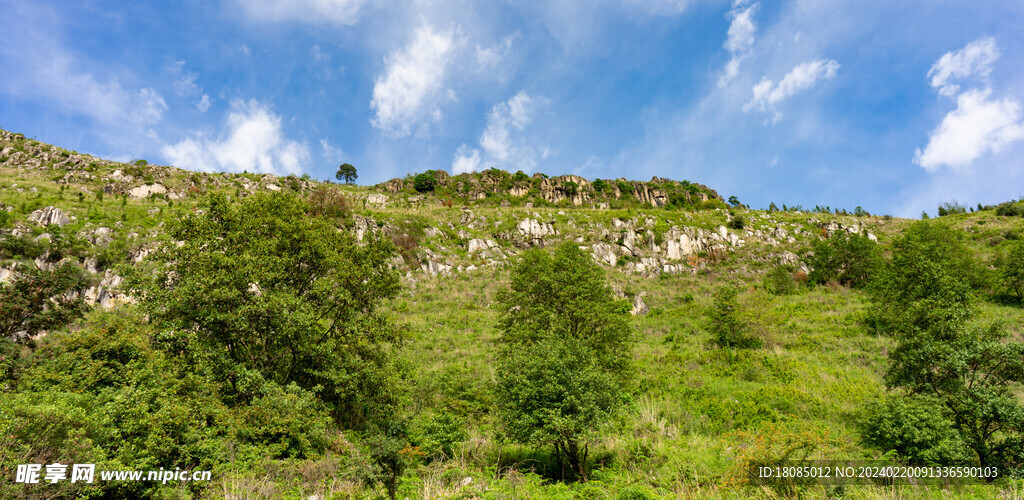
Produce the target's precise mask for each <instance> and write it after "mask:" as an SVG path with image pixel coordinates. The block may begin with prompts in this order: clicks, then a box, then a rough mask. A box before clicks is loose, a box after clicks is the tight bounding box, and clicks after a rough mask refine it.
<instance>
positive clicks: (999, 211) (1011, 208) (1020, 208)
mask: <svg viewBox="0 0 1024 500" xmlns="http://www.w3.org/2000/svg"><path fill="white" fill-rule="evenodd" d="M996 215H1003V216H1007V217H1013V216H1017V215H1024V202H1019V201H1018V202H1013V201H1007V202H1004V203H1000V204H999V205H998V206H996Z"/></svg>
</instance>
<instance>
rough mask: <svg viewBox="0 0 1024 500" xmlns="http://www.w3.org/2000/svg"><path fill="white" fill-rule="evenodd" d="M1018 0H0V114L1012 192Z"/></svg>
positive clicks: (55, 136)
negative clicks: (482, 0) (846, 0)
mask: <svg viewBox="0 0 1024 500" xmlns="http://www.w3.org/2000/svg"><path fill="white" fill-rule="evenodd" d="M1022 26H1024V4H1022V3H1020V2H1019V1H1003V2H999V1H993V2H952V1H934V0H929V1H917V2H915V1H904V2H889V1H874V0H864V1H859V2H839V1H830V0H809V1H785V2H767V1H761V2H754V1H742V0H737V1H724V0H722V1H718V0H707V1H699V0H590V1H587V2H584V1H573V0H564V1H534V0H506V1H497V0H496V1H491V2H473V1H428V0H409V1H405V2H391V1H388V0H375V1H368V0H250V1H243V0H207V1H203V2H194V1H190V0H185V1H182V2H146V3H142V4H141V5H140V4H139V3H138V2H117V1H102V2H101V1H94V0H84V1H79V2H53V1H45V0H35V1H23V0H0V67H2V68H3V73H2V78H0V127H2V128H5V129H8V130H12V131H16V132H21V133H24V134H25V135H27V136H29V137H34V138H36V139H38V140H41V141H45V142H50V143H53V144H56V145H59V146H63V147H67V148H69V149H74V150H77V151H80V152H87V153H91V154H94V155H97V156H101V157H107V158H112V159H119V160H132V159H136V158H145V159H147V160H148V161H150V162H151V163H159V164H173V165H176V166H179V167H182V168H188V169H193V170H207V171H239V172H240V171H243V170H247V171H249V172H272V173H277V174H288V173H297V174H302V173H308V174H310V175H312V176H313V177H315V178H318V179H326V178H333V173H334V171H335V170H336V169H337V166H338V164H339V163H341V162H348V163H352V164H354V165H356V167H357V169H358V171H359V183H361V184H374V183H378V182H382V181H385V180H387V179H390V178H393V177H401V176H404V175H405V174H407V173H410V172H418V171H423V170H427V169H444V170H447V171H449V172H452V173H459V172H463V171H469V170H474V169H475V170H481V169H486V168H490V167H498V168H503V169H505V170H509V171H516V170H523V171H526V172H528V173H532V172H544V173H547V174H549V175H557V174H567V173H575V174H578V175H582V176H585V177H588V178H595V177H602V178H618V177H626V178H629V179H637V180H649V179H650V178H651V177H652V176H659V177H669V178H674V179H687V180H691V181H694V182H700V183H704V184H707V185H709V186H711V187H712V188H715V189H717V190H718V191H719V192H720V193H721V194H723V195H724V196H726V197H728V196H730V195H735V196H737V197H738V198H739V199H740V200H741V201H743V202H744V203H747V204H749V205H751V206H753V207H755V208H761V207H766V206H767V205H768V203H769V202H773V201H774V202H775V203H777V204H779V205H781V204H783V203H786V204H788V205H796V204H801V205H803V206H804V207H813V206H814V205H819V204H820V205H829V206H832V207H843V208H847V209H852V208H853V207H855V206H857V205H861V206H863V207H864V208H865V209H867V210H869V211H871V212H874V213H891V214H893V215H901V216H912V217H917V216H919V215H920V214H921V211H922V210H927V211H928V212H929V213H931V214H933V215H934V213H935V207H936V206H937V205H938V204H939V203H940V202H943V201H951V200H954V199H955V200H959V201H960V202H962V203H965V204H970V205H975V204H977V203H978V202H982V203H986V204H990V203H996V202H1000V201H1005V200H1008V199H1016V198H1017V197H1020V196H1021V195H1024V154H1022V153H1024V104H1022V101H1024V35H1022V34H1021V33H1022V31H1024V30H1021V27H1022Z"/></svg>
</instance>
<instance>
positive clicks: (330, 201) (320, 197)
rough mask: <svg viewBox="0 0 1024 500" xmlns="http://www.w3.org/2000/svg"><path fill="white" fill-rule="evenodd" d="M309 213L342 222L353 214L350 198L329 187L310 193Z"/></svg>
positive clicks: (318, 188) (322, 187)
mask: <svg viewBox="0 0 1024 500" xmlns="http://www.w3.org/2000/svg"><path fill="white" fill-rule="evenodd" d="M308 200H309V213H310V214H311V215H319V216H323V217H327V218H329V219H334V220H335V221H340V220H344V219H347V218H348V216H349V215H350V213H351V208H350V207H349V202H348V198H346V197H345V195H343V194H341V191H339V190H337V189H332V188H330V187H327V186H318V187H317V188H316V189H314V190H313V191H312V192H310V193H309V198H308Z"/></svg>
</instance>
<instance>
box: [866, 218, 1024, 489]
mask: <svg viewBox="0 0 1024 500" xmlns="http://www.w3.org/2000/svg"><path fill="white" fill-rule="evenodd" d="M893 248H894V251H893V257H892V260H891V261H890V262H889V263H888V264H887V265H886V266H885V269H884V272H882V273H881V275H880V277H879V280H878V283H877V284H876V285H875V286H874V287H873V291H874V297H873V299H874V305H873V307H874V310H875V313H876V314H878V315H879V317H880V319H881V321H882V323H883V324H884V325H886V328H887V332H888V333H890V334H892V335H893V338H894V340H895V341H896V347H895V348H894V349H893V350H892V351H891V352H890V353H889V359H890V367H889V370H888V372H887V373H886V376H885V380H886V383H887V384H888V385H889V386H890V387H893V388H900V389H902V390H904V391H906V393H907V394H909V395H913V396H920V397H921V398H926V399H927V400H929V401H933V402H934V405H933V406H934V407H935V408H936V410H937V411H938V412H939V413H938V414H939V415H941V417H942V418H943V419H945V420H946V421H947V422H948V424H949V426H950V427H951V428H953V429H955V430H956V431H957V432H958V434H959V436H960V438H961V439H962V440H963V443H964V444H966V446H967V447H969V448H970V449H971V450H972V451H973V461H974V462H975V463H977V464H981V465H983V466H1001V467H1004V468H1006V469H1009V470H1020V468H1021V467H1022V466H1024V405H1021V403H1020V401H1019V399H1018V398H1017V397H1016V396H1015V391H1016V390H1017V389H1018V388H1019V387H1020V384H1021V383H1024V343H1021V342H1019V341H1014V340H1011V339H1009V338H1008V335H1007V334H1006V333H1005V331H1003V330H1002V329H1001V328H1000V326H999V325H981V324H978V323H977V322H976V321H972V320H973V319H974V318H975V314H976V309H975V307H974V304H973V297H972V294H971V292H970V286H969V283H968V282H967V277H966V276H964V274H963V273H964V266H965V261H964V259H968V258H969V257H968V256H967V254H966V252H965V249H964V247H963V244H962V243H961V242H960V241H958V240H957V239H956V238H953V237H952V236H951V235H950V234H949V232H948V230H945V229H940V228H939V226H933V225H930V224H928V223H925V222H920V223H917V224H915V225H914V226H913V227H911V228H910V230H908V231H907V232H906V233H905V234H904V235H903V236H902V237H901V238H900V239H899V240H897V241H896V242H895V243H894V244H893ZM915 401H923V400H921V399H919V400H915ZM916 404H917V403H902V407H903V408H914V407H915V405H916ZM917 413H921V412H920V411H917ZM879 417H884V415H882V414H879ZM884 418H888V417H884ZM929 426H931V427H934V425H933V424H929ZM877 427H878V428H885V427H887V426H886V425H883V424H877ZM948 438H949V436H948V433H946V434H945V437H943V438H942V439H939V440H937V441H935V442H933V443H931V444H930V446H931V448H926V449H915V451H913V453H911V454H910V456H913V457H917V459H919V460H926V458H927V457H928V456H930V455H932V454H939V455H942V454H943V453H946V452H945V451H943V450H945V449H946V448H947V444H948V443H947V441H948V440H949V439H948ZM919 447H920V446H918V448H919ZM905 452H906V451H905Z"/></svg>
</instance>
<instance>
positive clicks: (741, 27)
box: [718, 0, 760, 87]
mask: <svg viewBox="0 0 1024 500" xmlns="http://www.w3.org/2000/svg"><path fill="white" fill-rule="evenodd" d="M759 5H760V4H757V3H754V4H753V5H750V6H747V5H746V4H745V2H743V1H742V0H737V1H736V3H734V4H733V6H732V9H730V10H729V14H728V15H727V16H728V17H730V18H732V22H730V23H729V36H728V38H726V40H725V43H724V44H723V46H724V47H725V50H728V51H729V53H730V54H732V57H731V58H730V59H729V62H728V63H726V65H725V71H724V72H723V73H722V76H721V77H720V78H719V79H718V86H719V87H724V86H726V85H728V84H729V82H731V81H732V80H733V79H734V78H736V75H738V74H739V71H740V63H741V62H742V61H743V60H744V59H746V58H747V57H749V56H750V48H751V47H752V46H753V45H754V35H755V33H756V32H757V24H756V23H755V22H754V14H755V13H757V8H758V7H759Z"/></svg>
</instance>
